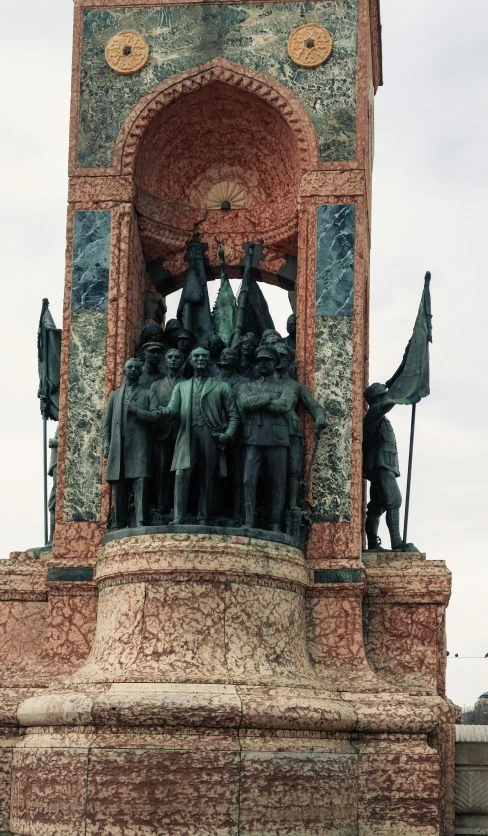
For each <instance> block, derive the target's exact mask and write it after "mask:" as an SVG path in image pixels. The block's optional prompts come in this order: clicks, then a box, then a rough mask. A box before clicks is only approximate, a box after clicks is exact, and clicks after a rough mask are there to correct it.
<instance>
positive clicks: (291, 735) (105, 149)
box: [0, 0, 456, 836]
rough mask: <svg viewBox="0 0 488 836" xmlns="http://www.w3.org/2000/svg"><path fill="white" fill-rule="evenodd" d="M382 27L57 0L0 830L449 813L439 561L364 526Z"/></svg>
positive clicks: (223, 827)
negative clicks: (64, 38) (64, 44)
mask: <svg viewBox="0 0 488 836" xmlns="http://www.w3.org/2000/svg"><path fill="white" fill-rule="evenodd" d="M380 31H381V29H380V19H379V0H319V2H311V0H303V2H300V3H291V2H281V1H278V0H271V2H260V1H259V2H248V0H241V2H237V3H235V2H230V0H229V2H227V0H219V2H212V0H210V2H205V3H203V2H199V0H196V2H195V0H194V1H193V2H187V3H185V2H183V3H182V4H180V5H175V4H172V3H164V2H162V0H123V2H122V0H96V2H94V0H75V2H74V57H73V79H72V90H73V94H72V118H71V140H70V160H69V173H70V181H69V216H68V231H67V270H66V284H65V298H64V322H63V340H62V354H61V383H60V393H59V394H60V398H59V433H58V448H57V468H56V501H55V504H54V503H53V504H52V507H53V510H54V505H55V515H56V521H55V522H56V524H55V528H54V536H53V542H52V549H51V550H49V549H48V550H45V549H44V550H42V551H41V552H39V551H32V552H24V553H20V552H15V553H13V554H12V555H11V556H10V559H9V560H7V561H4V562H2V565H1V566H0V593H1V595H0V599H1V600H0V612H1V623H2V625H3V631H2V644H1V653H2V658H1V675H0V676H1V679H0V730H1V746H0V832H1V833H2V834H8V836H16V835H17V836H81V834H87V836H118V834H120V836H129V834H131V836H142V835H143V834H144V836H183V834H184V836H203V834H205V836H238V834H240V836H271V834H273V836H319V834H320V836H339V834H340V836H353V834H354V836H357V834H360V836H437V835H438V834H442V836H451V834H453V826H454V825H453V823H454V795H453V780H454V723H455V716H456V711H455V708H454V706H453V705H452V703H450V702H449V700H448V699H447V698H446V695H445V656H446V651H445V609H446V606H447V603H448V600H449V595H450V573H449V572H448V570H447V568H446V566H445V564H444V562H443V561H442V560H437V559H435V560H426V557H425V555H424V554H421V553H418V552H408V553H405V552H398V551H375V550H374V549H373V550H371V549H369V550H366V548H365V547H366V542H365V539H364V520H365V514H366V495H365V489H364V484H365V483H364V480H363V475H362V428H363V417H364V400H363V392H364V390H365V389H366V388H367V386H368V367H367V358H368V305H369V241H370V205H371V172H372V154H373V136H372V130H373V103H374V95H375V93H376V91H377V89H378V87H379V86H380V85H381V84H382V74H381V38H380ZM219 250H221V251H222V252H224V253H225V274H226V275H227V276H228V277H229V278H230V279H235V278H242V279H243V281H242V289H241V293H240V296H239V298H238V300H237V303H236V305H235V306H234V305H233V304H232V299H231V298H230V297H229V294H228V287H227V285H226V283H225V282H224V281H223V278H222V271H223V266H222V265H223V264H224V255H222V252H221V254H220V255H219ZM243 254H244V255H243ZM219 278H220V279H221V282H223V285H224V287H225V295H226V299H224V300H223V301H222V300H221V301H220V302H219V306H218V307H217V311H218V316H217V317H216V319H215V320H214V318H213V315H212V312H211V310H210V305H209V301H208V299H209V297H208V289H207V282H208V281H212V280H214V279H219ZM266 283H270V284H272V285H275V286H278V287H281V288H282V290H283V298H284V299H286V298H290V299H292V300H293V312H294V314H295V313H296V318H295V317H292V316H290V319H289V322H288V327H287V335H283V334H280V332H279V330H277V329H276V328H274V327H272V326H273V323H272V322H271V315H270V312H269V310H268V308H267V305H266V303H265V291H264V293H263V290H262V289H263V288H265V287H266ZM221 287H222V284H221ZM181 289H182V290H183V293H182V297H181V301H180V306H179V310H178V318H177V321H176V322H175V321H172V322H171V328H169V327H168V328H167V329H165V328H160V326H159V324H158V323H156V325H157V327H155V324H154V323H148V322H146V321H145V314H144V312H145V311H148V310H150V309H151V308H150V306H148V305H146V304H145V301H146V298H147V297H149V298H153V297H154V294H155V292H156V291H157V293H158V294H160V295H161V298H162V297H166V299H167V298H168V297H169V296H170V295H171V294H172V293H174V292H176V291H178V290H181ZM398 292H399V293H400V291H398ZM287 294H289V296H288V297H287ZM222 295H224V294H222ZM158 298H159V297H158ZM224 302H225V305H224ZM398 304H401V299H400V298H399V300H398ZM224 314H225V317H224ZM168 325H169V324H168ZM163 326H164V323H163ZM264 331H267V332H271V331H272V332H273V333H272V334H270V333H268V334H267V336H266V338H265V340H264V341H262V336H263V332H264ZM141 332H142V336H141ZM216 334H218V335H219V336H220V338H221V342H222V344H225V348H224V350H223V351H222V352H221V353H220V356H219V351H220V348H219V351H215V353H214V357H213V358H212V364H213V365H212V374H211V375H210V374H206V373H204V374H203V375H198V374H197V375H196V376H195V374H194V373H195V370H196V367H197V366H198V368H199V369H200V370H201V369H202V368H203V367H205V369H204V372H206V370H207V363H208V352H207V350H206V348H205V345H212V346H213V347H214V348H215V346H217V342H216V341H215V340H212V339H211V337H212V335H216ZM268 337H271V339H268ZM151 344H152V345H151ZM144 346H149V347H146V349H145V350H144ZM219 346H220V343H219ZM276 346H279V348H278V350H277V348H276ZM282 346H286V351H285V354H283V350H282ZM168 350H171V351H172V354H171V353H170V354H169V355H168ZM228 350H230V351H231V352H233V353H232V354H229V353H228ZM226 352H227V353H226ZM280 352H281V355H280ZM287 352H288V353H289V356H290V357H293V353H294V352H296V353H295V357H294V369H293V376H292V375H291V374H289V373H288V372H287V370H286V368H285V367H286V362H284V364H283V363H282V364H281V365H280V362H279V358H280V356H282V357H285V355H286V353H287ZM162 355H164V357H163V356H162ZM256 355H258V356H256ZM135 356H136V357H137V358H138V359H137V360H133V359H132V358H134V357H135ZM160 357H161V360H160ZM128 361H129V362H128ZM143 363H144V364H146V365H145V370H144V375H145V377H144V378H143V382H144V386H141V384H140V383H139V382H138V379H139V372H142V371H143V368H142V364H143ZM127 364H128V365H127ZM278 366H279V369H278V368H277V367H278ZM124 369H125V370H126V376H125V378H124ZM131 370H133V371H131ZM129 377H130V378H131V379H130V380H129ZM199 377H203V378H204V379H203V380H198V379H197V378H199ZM237 377H240V378H241V381H239V380H238V379H236V378H237ZM165 380H166V381H167V382H166V383H164V382H163V381H165ZM304 387H306V388H304ZM127 389H130V390H131V391H130V392H127V391H126V390H127ZM131 392H132V394H131ZM307 393H308V394H307ZM107 404H109V406H107ZM184 404H186V406H185V409H184V408H183V405H184ZM303 406H305V410H303ZM115 407H117V409H115ZM119 407H120V409H119ZM185 410H186V411H185ZM290 411H291V412H292V413H293V414H292V415H291V413H290ZM104 415H106V421H105V441H106V444H105V453H107V455H108V456H109V465H110V467H111V460H110V454H111V448H112V445H113V444H115V442H114V439H117V438H118V439H119V440H120V443H119V453H120V461H119V465H121V466H122V465H123V468H124V469H123V475H121V474H122V469H121V467H119V469H118V470H117V472H115V471H112V470H109V471H107V464H106V462H105V459H104V444H103V441H102V437H103V434H102V430H103V424H104ZM109 419H110V420H109ZM297 421H299V422H301V425H300V426H298V424H297ZM314 423H315V425H316V426H315V428H314ZM263 428H264V429H263ZM290 428H293V432H292V437H293V439H294V441H293V451H292V454H290V452H289V450H290V443H289V439H290V431H291V430H290ZM185 433H187V435H188V438H187V439H186V441H188V445H187V452H188V456H187V459H186V460H185V461H187V464H185V466H184V467H183V465H181V464H179V460H178V461H175V457H176V452H178V450H179V447H178V445H179V442H180V441H181V445H183V441H184V443H185V445H186V441H185ZM197 435H198V438H199V441H198V444H197V443H195V438H196V436H197ZM122 440H124V442H123V444H122ZM276 442H279V443H276ZM163 445H164V449H163ZM239 445H240V446H239ZM273 445H275V446H274V450H275V451H276V450H279V451H280V452H279V453H276V452H273V451H271V452H270V448H271V446H273ZM251 447H254V449H253V450H249V448H251ZM185 449H186V448H185ZM114 450H115V447H114ZM141 451H142V452H141ZM133 453H134V461H138V456H140V455H142V454H144V467H143V468H142V470H140V471H139V470H137V471H136V469H134V470H129V465H130V464H131V462H132V460H133ZM312 453H314V456H313V461H312V465H313V466H312V467H311V466H310V462H311V459H312ZM192 455H193V456H194V460H193V471H194V477H193V478H192V476H191V473H189V474H186V473H185V471H186V470H189V471H190V470H191V469H192ZM402 455H403V453H402V450H400V456H402ZM171 456H172V459H171V465H170V464H169V459H170V458H171ZM257 460H259V461H257ZM275 460H276V461H275ZM202 462H203V464H202ZM273 462H275V464H276V462H278V464H277V466H278V469H279V485H277V484H276V472H275V473H274V477H273V478H270V471H269V467H268V469H267V466H269V465H271V467H273V466H274V465H273ZM203 466H205V468H207V470H208V474H209V481H208V483H205V481H204V480H203V481H202V468H203ZM299 467H302V469H303V472H302V474H301V481H302V485H301V486H300V484H299V485H298V494H299V495H298V500H297V484H296V480H297V469H298V468H299ZM171 468H173V470H171ZM180 471H181V472H180ZM114 473H115V475H114ZM309 473H311V476H310V479H309V475H308V474H309ZM130 474H132V476H131V475H130ZM178 474H179V475H178ZM290 474H291V476H292V478H291V481H290ZM187 476H188V478H187ZM175 477H176V478H175ZM122 478H123V479H124V485H123V486H122V492H121V491H120V487H121V486H120V484H119V483H120V480H121V479H122ZM138 479H139V480H142V481H141V483H140V484H139V483H137V484H134V483H136V482H137V480H138ZM173 480H174V482H173ZM309 482H311V486H309ZM173 485H174V489H175V492H173ZM304 485H305V488H304ZM114 486H115V487H114ZM182 490H183V493H184V492H185V491H187V494H186V493H184V496H183V500H182V499H181V497H182V495H183V494H182ZM117 491H118V495H117ZM178 491H180V493H179V494H178V496H177V492H178ZM287 496H288V501H287ZM202 497H203V499H202ZM175 498H177V499H178V502H179V504H178V505H177V508H176V509H175V507H174V506H175V502H174V500H175ZM114 499H116V500H117V508H118V513H117V515H115V514H114V512H113V510H112V509H113V505H114ZM186 500H187V504H186V505H185V502H186ZM19 501H22V498H21V497H19ZM297 501H298V505H296V503H297ZM171 506H173V507H171ZM115 516H116V518H115ZM292 517H293V519H292V522H293V525H292V526H290V525H289V522H290V519H291V518H292ZM307 533H308V534H309V536H308V538H307V537H306V534H307ZM372 535H373V532H372ZM374 536H376V535H374ZM370 545H373V537H372V538H371V542H370ZM394 545H396V542H395V543H394Z"/></svg>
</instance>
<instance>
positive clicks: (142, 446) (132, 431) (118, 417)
mask: <svg viewBox="0 0 488 836" xmlns="http://www.w3.org/2000/svg"><path fill="white" fill-rule="evenodd" d="M141 374H142V362H141V360H138V359H136V358H131V359H130V360H127V363H126V364H125V366H124V381H123V383H122V386H121V387H120V389H117V390H116V391H115V392H112V394H111V395H110V397H109V399H108V403H107V408H106V410H105V418H104V421H103V431H102V433H103V455H104V457H105V458H106V459H108V462H107V474H106V479H107V482H110V483H111V484H112V485H113V491H114V515H115V528H125V527H126V526H127V523H128V516H129V482H131V483H132V490H133V493H134V507H135V515H136V526H143V525H144V524H145V518H146V510H147V486H148V479H149V478H150V477H151V476H152V473H153V468H152V440H151V433H150V431H149V427H148V423H154V422H155V421H157V416H156V415H155V414H154V413H152V412H150V406H151V400H150V395H149V391H148V390H147V389H143V388H142V386H139V378H140V376H141Z"/></svg>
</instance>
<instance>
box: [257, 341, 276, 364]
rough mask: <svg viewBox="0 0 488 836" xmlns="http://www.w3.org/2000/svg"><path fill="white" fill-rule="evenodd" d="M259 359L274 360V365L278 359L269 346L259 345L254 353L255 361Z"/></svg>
mask: <svg viewBox="0 0 488 836" xmlns="http://www.w3.org/2000/svg"><path fill="white" fill-rule="evenodd" d="M260 357H268V358H269V359H270V360H274V362H275V363H278V361H279V357H278V355H277V353H276V351H275V350H274V348H271V346H270V345H261V346H259V348H258V350H257V351H256V360H259V358H260Z"/></svg>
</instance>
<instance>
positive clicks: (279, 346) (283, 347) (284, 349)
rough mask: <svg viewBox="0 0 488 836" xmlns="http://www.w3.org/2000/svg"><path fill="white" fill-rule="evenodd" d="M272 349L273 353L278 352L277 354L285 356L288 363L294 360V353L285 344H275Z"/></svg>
mask: <svg viewBox="0 0 488 836" xmlns="http://www.w3.org/2000/svg"><path fill="white" fill-rule="evenodd" d="M273 348H274V350H275V351H277V352H278V354H286V356H287V357H288V359H289V361H290V363H291V362H292V360H294V359H295V352H294V351H293V349H292V348H290V346H289V345H287V344H286V343H276V345H274V346H273Z"/></svg>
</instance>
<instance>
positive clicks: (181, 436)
mask: <svg viewBox="0 0 488 836" xmlns="http://www.w3.org/2000/svg"><path fill="white" fill-rule="evenodd" d="M295 327H296V326H295V317H294V315H292V316H290V317H289V319H288V323H287V331H288V334H287V337H286V338H283V337H281V335H280V334H279V333H278V332H277V331H276V330H274V329H268V330H265V331H264V332H263V334H262V336H261V338H260V339H259V340H258V338H257V337H256V335H255V334H254V333H252V332H248V333H246V334H244V335H243V336H242V338H241V339H240V340H239V344H238V345H237V347H235V348H231V347H226V346H225V345H224V343H223V340H222V339H221V338H220V337H218V336H216V335H210V336H208V337H207V338H206V340H205V341H204V345H195V342H196V337H195V335H194V334H193V333H192V332H191V331H190V330H189V329H187V328H183V327H181V325H180V323H179V322H178V320H170V321H169V322H168V324H167V325H166V328H165V329H164V331H163V329H162V328H161V327H160V326H159V325H157V324H156V323H150V324H148V325H147V326H145V327H144V328H143V329H142V332H141V336H140V338H139V341H138V344H137V349H136V355H137V356H136V357H133V358H131V359H130V360H128V361H127V363H126V364H125V367H124V379H123V383H122V385H121V387H120V388H119V389H117V390H116V391H115V392H113V393H112V394H111V395H110V398H109V400H108V404H107V408H106V412H105V419H104V424H103V448H104V456H105V457H106V458H107V459H108V461H107V471H106V479H107V481H108V482H110V483H111V484H112V487H113V522H112V525H113V527H114V528H116V529H120V528H125V527H126V526H127V525H129V524H130V525H133V526H135V527H140V526H145V525H147V524H149V523H150V522H151V523H152V524H154V523H156V524H157V523H160V524H165V523H172V524H184V523H187V522H191V523H197V524H199V525H214V524H216V521H217V520H225V523H226V524H227V525H229V526H237V525H242V526H245V527H247V528H256V527H259V528H266V529H269V530H271V531H276V532H281V531H283V530H284V529H285V518H286V512H287V511H289V510H291V511H293V510H295V511H297V510H298V502H299V486H300V478H301V475H302V469H303V433H302V427H301V423H300V419H299V417H298V414H297V408H298V405H299V404H301V405H302V406H303V407H304V408H305V410H307V411H308V412H309V413H310V414H311V416H312V418H313V421H314V426H315V429H316V431H320V430H321V429H322V428H323V427H324V426H325V414H324V410H323V409H322V407H321V406H320V404H319V403H317V401H315V400H314V398H313V397H312V395H311V394H310V392H309V390H308V389H307V387H306V386H305V385H304V384H303V383H300V382H298V381H297V380H295V379H294V378H295V372H294V368H295V367H294V360H295V350H294V344H295ZM130 494H132V497H133V517H132V519H130Z"/></svg>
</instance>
